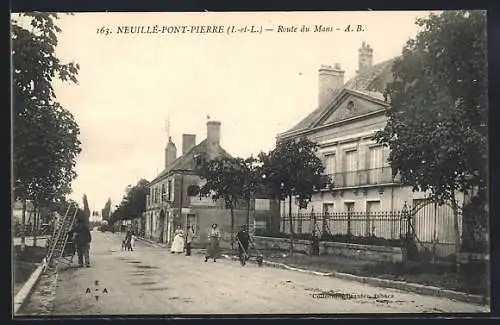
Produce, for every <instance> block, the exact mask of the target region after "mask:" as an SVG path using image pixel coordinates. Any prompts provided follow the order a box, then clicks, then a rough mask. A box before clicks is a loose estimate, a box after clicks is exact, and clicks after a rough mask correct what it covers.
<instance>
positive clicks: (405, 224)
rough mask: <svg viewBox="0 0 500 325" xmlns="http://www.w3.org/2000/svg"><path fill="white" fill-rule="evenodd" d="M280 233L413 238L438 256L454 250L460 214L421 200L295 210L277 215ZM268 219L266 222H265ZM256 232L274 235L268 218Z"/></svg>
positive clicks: (384, 240) (393, 241) (395, 240)
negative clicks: (373, 207) (359, 208)
mask: <svg viewBox="0 0 500 325" xmlns="http://www.w3.org/2000/svg"><path fill="white" fill-rule="evenodd" d="M280 219H281V220H280V234H279V236H285V237H286V236H289V234H290V230H291V229H292V230H293V233H294V235H295V238H298V239H299V238H301V239H311V238H312V234H315V235H316V236H317V237H319V238H323V240H328V241H340V242H352V243H366V244H371V243H376V244H377V245H391V246H393V245H402V242H401V239H402V238H406V239H408V238H410V237H411V239H412V240H414V241H415V243H416V244H417V246H418V249H419V250H420V251H424V250H427V251H431V252H433V253H434V255H436V256H438V257H445V256H449V255H452V254H454V253H455V248H456V247H455V246H456V240H455V239H456V236H457V233H456V230H455V222H456V221H458V229H459V233H458V236H459V237H461V231H462V217H461V215H459V216H458V220H455V216H454V213H453V210H452V209H451V208H450V207H449V206H447V205H443V206H438V205H435V204H421V205H416V206H414V207H411V206H407V207H406V209H403V210H400V211H377V212H334V213H311V212H307V213H294V214H292V216H291V221H292V222H291V227H292V228H291V227H290V217H289V216H288V215H282V216H281V218H280ZM266 222H267V223H266ZM259 224H260V227H258V228H257V227H256V229H255V234H256V235H263V236H276V234H274V235H273V234H270V233H269V232H268V229H269V227H268V226H267V225H268V224H269V219H268V220H266V221H265V222H264V221H263V220H262V219H261V220H260V221H259Z"/></svg>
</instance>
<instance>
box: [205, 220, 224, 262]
mask: <svg viewBox="0 0 500 325" xmlns="http://www.w3.org/2000/svg"><path fill="white" fill-rule="evenodd" d="M220 236H221V234H220V231H219V228H218V227H217V224H216V223H214V224H213V225H212V227H211V228H210V229H209V230H208V239H209V241H210V242H209V244H208V247H207V254H206V255H205V262H208V259H209V258H210V259H212V258H213V259H214V262H216V260H217V258H218V257H219V240H220Z"/></svg>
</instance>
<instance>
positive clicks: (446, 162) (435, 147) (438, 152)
mask: <svg viewBox="0 0 500 325" xmlns="http://www.w3.org/2000/svg"><path fill="white" fill-rule="evenodd" d="M417 24H418V25H419V26H420V27H422V28H423V30H422V31H421V32H420V33H419V34H418V35H417V36H416V38H415V39H412V40H409V41H408V43H407V44H406V46H405V47H404V49H403V54H402V56H401V57H400V58H399V59H397V60H396V61H395V63H394V66H393V74H394V82H392V83H390V84H389V85H388V87H387V97H388V99H389V100H390V110H389V111H388V122H387V125H386V127H385V128H384V129H383V130H382V131H380V132H378V133H377V134H376V136H375V139H376V140H377V141H378V142H379V143H382V144H383V145H385V146H388V147H390V149H391V153H390V156H389V162H390V164H391V166H392V168H393V172H394V174H396V173H400V175H401V181H402V182H403V184H406V185H409V186H412V188H413V190H414V191H430V193H431V196H430V199H432V200H433V201H435V202H437V203H439V204H443V203H445V202H450V204H451V206H452V207H453V210H454V214H455V225H456V229H455V231H456V235H457V236H456V237H457V243H456V248H457V255H458V249H459V246H460V245H459V244H460V237H459V236H458V214H459V213H460V211H459V206H458V203H457V197H456V195H457V193H458V192H462V193H466V194H469V195H472V196H476V197H479V198H481V200H482V203H483V204H485V202H486V201H485V200H486V195H485V193H486V192H487V166H488V165H487V153H488V152H487V132H488V118H487V113H488V97H487V88H488V87H487V47H486V15H485V12H482V11H446V12H444V13H442V14H440V15H436V14H432V15H430V16H429V17H428V18H424V19H419V20H417ZM466 217H467V216H465V215H464V218H466ZM469 217H470V216H469ZM470 224H471V223H470V222H467V221H466V220H464V222H463V225H464V226H465V227H467V225H470ZM468 232H469V231H468V230H467V229H465V228H464V235H465V237H467V235H466V233H468Z"/></svg>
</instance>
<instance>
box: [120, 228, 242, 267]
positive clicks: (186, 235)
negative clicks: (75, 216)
mask: <svg viewBox="0 0 500 325" xmlns="http://www.w3.org/2000/svg"><path fill="white" fill-rule="evenodd" d="M194 238H196V232H195V229H194V226H192V225H190V226H188V227H187V230H186V231H184V230H182V228H181V226H178V227H177V229H176V230H175V232H174V239H173V241H172V246H171V247H170V252H171V253H172V254H182V253H184V252H185V254H186V256H191V244H192V242H193V240H194ZM220 239H221V231H220V229H219V227H218V225H217V224H216V223H214V224H212V226H211V227H210V228H209V229H208V241H209V242H208V246H207V249H206V254H205V262H208V260H213V261H214V262H216V261H217V259H218V258H219V257H220V244H219V243H220ZM134 240H135V234H134V233H133V231H132V230H131V229H130V228H129V230H128V231H127V234H126V236H125V240H124V243H129V244H130V245H131V246H132V247H133V246H134ZM236 242H237V244H238V256H239V257H240V261H241V263H242V265H245V261H247V260H248V254H247V251H248V246H249V242H250V235H249V233H248V230H247V227H246V225H243V226H242V227H241V230H240V231H239V232H238V233H237V234H236Z"/></svg>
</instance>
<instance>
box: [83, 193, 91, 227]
mask: <svg viewBox="0 0 500 325" xmlns="http://www.w3.org/2000/svg"><path fill="white" fill-rule="evenodd" d="M82 218H83V222H84V223H85V225H87V227H88V226H89V225H90V208H89V202H88V200H87V194H83V215H82Z"/></svg>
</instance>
